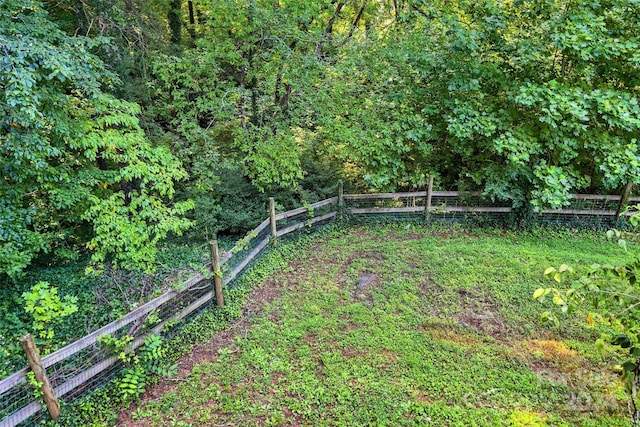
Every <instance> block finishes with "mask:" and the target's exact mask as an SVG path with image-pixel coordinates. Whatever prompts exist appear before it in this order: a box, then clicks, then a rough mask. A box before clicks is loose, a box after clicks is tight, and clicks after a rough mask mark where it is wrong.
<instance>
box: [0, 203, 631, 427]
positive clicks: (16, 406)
mask: <svg viewBox="0 0 640 427" xmlns="http://www.w3.org/2000/svg"><path fill="white" fill-rule="evenodd" d="M272 203H273V202H272ZM620 203H621V197H620V196H600V195H574V196H572V198H571V204H570V205H569V206H567V207H566V208H565V209H562V210H545V211H542V212H539V213H538V214H536V220H537V221H539V222H540V223H548V224H564V225H566V224H573V223H576V222H578V223H583V224H588V225H604V224H607V225H608V224H610V223H611V221H612V220H615V219H616V213H617V212H618V210H619V207H620ZM638 203H640V197H632V198H630V199H629V204H630V205H634V204H638ZM272 212H273V210H272ZM510 215H513V212H512V209H511V206H510V204H509V203H508V202H495V201H491V200H489V199H487V198H485V197H483V196H482V194H481V193H473V192H454V191H430V190H427V191H418V192H407V193H383V194H345V195H342V194H341V192H340V193H339V196H337V197H332V198H330V199H327V200H323V201H320V202H317V203H313V204H309V205H305V206H303V207H301V208H298V209H293V210H290V211H287V212H283V213H279V214H275V213H273V215H271V216H270V217H269V218H267V219H265V221H263V222H262V223H261V224H260V225H259V226H258V227H257V228H255V229H254V230H252V231H251V232H250V233H248V234H247V235H246V236H245V237H244V238H243V239H240V240H239V241H238V242H237V243H236V244H235V246H234V247H233V248H232V249H231V250H230V251H227V252H224V253H223V254H222V255H221V257H220V263H221V272H222V278H223V283H224V285H225V286H226V288H227V289H229V288H232V287H233V286H234V283H235V279H236V278H237V277H238V276H239V275H241V274H242V272H243V271H244V270H246V269H247V267H248V266H250V265H251V264H252V263H253V262H255V260H256V259H257V258H258V257H259V256H260V255H261V254H262V253H263V252H264V251H265V250H267V249H268V248H269V247H270V246H272V244H273V243H275V242H274V240H278V239H281V238H283V237H284V236H287V235H296V234H300V233H308V232H312V231H314V230H316V229H317V228H318V227H321V226H323V225H325V224H327V223H330V222H332V221H334V220H335V219H336V218H342V219H346V220H348V221H350V222H356V223H357V222H361V221H368V220H372V219H374V220H383V221H387V220H394V221H406V220H420V221H423V220H427V219H428V220H445V221H449V220H452V221H460V220H462V221H464V220H467V219H473V220H478V219H481V220H482V221H496V222H500V221H506V220H508V218H509V216H510ZM624 215H626V216H628V215H629V213H625V214H624ZM212 278H213V273H212V266H211V264H210V263H208V264H206V265H204V266H203V267H202V269H201V271H199V272H197V273H196V274H194V275H193V276H192V277H190V278H188V279H186V280H184V281H178V283H176V284H174V285H171V287H170V288H169V289H167V290H166V291H165V292H164V293H163V294H162V295H160V296H158V297H156V298H155V299H153V300H151V301H149V302H148V303H146V304H143V305H141V306H139V307H138V308H136V309H135V310H133V311H132V312H130V313H128V314H126V315H125V316H124V317H122V318H120V319H118V320H116V321H114V322H112V323H109V324H108V325H106V326H104V327H102V328H100V329H98V330H95V331H94V332H92V333H90V334H88V335H86V336H84V337H82V338H81V339H79V340H77V341H75V342H73V343H71V344H69V345H67V346H65V347H63V348H61V349H59V350H57V351H55V352H53V353H51V354H49V355H47V356H45V357H44V358H42V365H43V367H44V368H45V369H46V372H47V375H48V377H49V379H50V382H51V385H52V388H53V390H54V393H55V396H57V397H58V398H60V399H63V400H65V401H67V402H70V401H73V400H75V399H78V398H79V397H81V396H86V395H87V394H88V393H91V391H92V390H95V389H97V388H99V387H101V386H103V385H105V384H107V383H109V382H110V381H112V380H113V379H114V378H115V377H116V376H117V375H118V374H119V373H120V372H121V371H122V369H123V368H124V367H126V363H125V362H123V360H122V359H121V358H120V357H118V355H117V354H116V352H114V351H113V348H112V347H113V346H112V344H113V343H114V342H116V341H118V340H121V342H122V340H127V346H128V348H129V351H135V349H137V348H139V347H141V346H142V345H144V343H145V339H146V338H147V337H149V336H151V335H153V334H161V335H163V336H165V337H170V336H172V335H173V334H174V333H175V331H177V330H178V328H180V326H181V325H182V324H184V322H186V321H188V320H189V319H191V318H192V317H194V316H195V315H196V314H197V313H199V312H200V311H201V310H203V309H205V308H206V307H208V306H210V305H211V304H212V301H215V291H214V287H213V283H212V282H213V280H212ZM28 372H29V369H28V368H26V367H25V368H23V369H22V370H20V371H18V372H16V373H14V374H12V375H10V376H8V377H6V378H4V379H1V380H0V427H12V426H15V425H18V424H23V425H34V424H37V423H38V421H40V420H42V419H43V418H45V417H48V416H49V415H48V414H47V412H46V410H45V409H43V405H42V403H41V401H40V400H39V399H38V398H36V397H35V394H34V388H33V386H32V385H31V384H29V379H28Z"/></svg>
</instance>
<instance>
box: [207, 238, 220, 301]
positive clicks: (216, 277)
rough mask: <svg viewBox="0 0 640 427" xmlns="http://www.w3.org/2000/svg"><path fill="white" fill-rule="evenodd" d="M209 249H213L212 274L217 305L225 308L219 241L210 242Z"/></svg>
mask: <svg viewBox="0 0 640 427" xmlns="http://www.w3.org/2000/svg"><path fill="white" fill-rule="evenodd" d="M209 249H211V272H212V273H213V288H214V291H215V294H216V305H217V306H218V307H224V295H222V270H220V252H219V251H218V241H217V240H212V241H210V242H209Z"/></svg>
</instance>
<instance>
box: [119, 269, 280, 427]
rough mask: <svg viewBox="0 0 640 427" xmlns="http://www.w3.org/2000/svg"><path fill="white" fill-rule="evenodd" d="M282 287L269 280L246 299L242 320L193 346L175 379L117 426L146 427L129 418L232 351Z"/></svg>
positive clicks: (121, 416) (121, 415) (159, 386)
mask: <svg viewBox="0 0 640 427" xmlns="http://www.w3.org/2000/svg"><path fill="white" fill-rule="evenodd" d="M283 289H284V285H283V282H282V281H279V280H275V279H273V278H272V279H269V280H268V281H267V282H265V283H264V284H263V285H262V286H261V287H259V288H257V289H254V290H253V291H251V292H250V293H249V295H247V297H246V299H245V301H246V304H245V307H244V308H243V316H242V317H241V318H239V319H237V320H235V321H234V322H232V323H231V324H230V325H229V326H228V327H226V328H225V329H224V330H222V331H220V332H218V333H217V334H216V335H215V336H214V337H213V338H212V339H210V340H209V341H207V342H204V343H200V344H198V345H196V346H195V347H194V348H193V350H192V351H191V353H189V354H186V355H184V356H183V357H181V358H180V359H178V361H177V364H178V375H176V376H174V377H171V378H163V379H161V380H160V381H159V382H158V383H157V384H155V385H153V386H152V387H150V388H148V389H147V391H146V392H145V393H144V394H143V395H142V396H141V398H140V403H139V404H132V405H131V406H130V407H129V408H127V409H123V410H121V411H120V413H119V416H118V422H117V425H118V426H125V427H133V426H146V425H148V424H147V423H146V422H145V421H144V420H141V421H136V420H133V419H132V418H131V414H132V413H133V412H134V411H135V410H136V409H137V408H138V407H139V406H142V405H143V404H144V403H146V402H148V401H152V400H156V399H159V398H160V397H162V396H163V395H164V394H166V393H168V392H170V391H172V390H173V389H175V388H176V387H177V386H178V384H180V382H182V381H186V379H185V378H186V377H187V376H188V375H189V373H190V372H191V371H192V370H193V367H194V366H195V365H197V364H199V363H206V362H210V361H212V360H213V359H215V358H216V357H218V350H219V349H222V348H231V349H232V350H233V346H234V344H233V342H234V338H235V337H237V336H239V335H245V334H246V333H247V332H248V331H249V330H250V329H251V328H252V327H253V325H254V322H253V321H252V319H253V317H254V316H255V314H257V313H260V312H262V311H263V310H264V307H265V306H266V305H268V304H269V303H271V302H273V301H275V300H276V299H277V298H279V297H280V296H281V295H282V291H283Z"/></svg>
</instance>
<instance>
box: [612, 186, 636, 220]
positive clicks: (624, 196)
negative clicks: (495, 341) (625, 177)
mask: <svg viewBox="0 0 640 427" xmlns="http://www.w3.org/2000/svg"><path fill="white" fill-rule="evenodd" d="M632 189H633V181H629V182H627V186H626V187H625V188H624V191H623V192H622V197H620V204H619V205H618V210H617V211H616V219H619V218H620V215H622V211H623V210H624V207H625V206H626V204H627V200H629V196H630V195H631V190H632Z"/></svg>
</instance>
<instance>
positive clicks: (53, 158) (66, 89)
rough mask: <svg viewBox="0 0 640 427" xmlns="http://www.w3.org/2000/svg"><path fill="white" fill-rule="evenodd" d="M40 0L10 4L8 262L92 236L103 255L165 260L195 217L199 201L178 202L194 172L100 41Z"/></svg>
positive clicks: (3, 15)
mask: <svg viewBox="0 0 640 427" xmlns="http://www.w3.org/2000/svg"><path fill="white" fill-rule="evenodd" d="M104 41H105V40H102V39H89V38H85V37H70V36H68V35H67V34H65V33H64V32H62V31H61V30H60V29H59V28H58V27H57V26H56V25H55V24H54V23H52V22H51V20H50V19H49V16H48V14H47V12H46V11H45V10H44V8H43V5H42V4H41V3H40V2H39V1H35V0H7V1H5V2H3V3H2V4H0V49H1V50H2V53H3V55H2V61H1V62H0V87H2V89H3V90H2V92H1V93H0V112H1V118H0V142H1V143H0V168H1V170H2V177H3V179H2V180H1V181H0V195H1V197H0V212H1V214H0V272H1V273H4V274H8V275H9V276H15V275H17V274H19V273H20V272H21V271H22V270H23V269H24V268H26V267H27V266H28V265H29V264H30V263H31V262H32V260H33V258H34V257H35V256H36V255H38V254H40V253H46V252H51V251H53V252H55V254H57V255H62V256H74V254H75V253H76V248H77V245H78V244H87V246H88V247H89V249H91V250H92V254H93V255H92V259H93V261H94V262H95V263H96V264H97V265H98V266H100V265H102V264H103V263H104V262H106V261H112V262H114V263H115V264H117V265H121V266H123V267H126V268H132V269H134V268H141V269H145V270H150V269H152V268H153V261H154V255H155V244H156V243H157V242H158V241H159V240H160V239H162V238H163V237H165V236H166V235H167V234H168V233H170V232H174V233H180V232H182V231H183V230H184V229H186V228H187V227H188V226H189V221H187V220H185V219H183V215H184V213H185V212H186V211H187V210H188V209H189V208H190V206H191V203H189V202H184V203H179V204H174V205H173V206H172V205H169V204H167V202H166V200H168V199H170V198H171V197H172V196H173V194H174V182H175V181H176V180H180V179H184V178H185V177H186V174H185V172H184V170H183V169H182V168H181V166H180V163H179V162H178V160H177V159H176V158H175V157H174V156H172V155H171V154H170V153H169V152H168V151H167V150H166V149H163V148H161V147H154V146H153V145H152V144H151V142H150V141H149V140H148V139H147V138H146V137H145V135H144V133H143V131H142V130H141V128H140V126H139V123H138V119H137V117H136V116H137V115H138V114H139V113H140V108H139V107H138V106H137V105H136V104H132V103H128V102H125V101H121V100H119V99H117V98H115V97H113V96H112V95H109V94H108V93H106V92H105V88H107V89H108V88H111V87H113V86H114V85H116V84H118V79H117V78H116V76H115V75H114V74H112V73H110V72H108V71H107V70H106V69H105V67H104V64H103V63H102V61H100V59H98V58H97V57H96V56H95V55H93V54H92V53H91V49H93V48H97V47H98V46H100V44H102V43H104Z"/></svg>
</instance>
